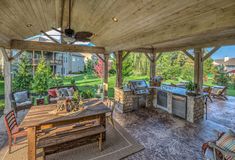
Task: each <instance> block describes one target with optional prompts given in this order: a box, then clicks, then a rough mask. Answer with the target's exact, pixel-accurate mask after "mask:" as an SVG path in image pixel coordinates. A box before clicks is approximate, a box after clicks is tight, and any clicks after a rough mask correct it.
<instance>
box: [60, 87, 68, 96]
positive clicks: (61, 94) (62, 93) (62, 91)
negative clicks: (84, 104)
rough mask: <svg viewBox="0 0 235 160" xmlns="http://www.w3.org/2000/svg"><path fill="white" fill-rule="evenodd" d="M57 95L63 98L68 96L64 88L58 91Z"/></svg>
mask: <svg viewBox="0 0 235 160" xmlns="http://www.w3.org/2000/svg"><path fill="white" fill-rule="evenodd" d="M59 94H60V96H61V97H62V96H64V97H68V96H69V94H68V91H67V89H66V88H61V89H59Z"/></svg>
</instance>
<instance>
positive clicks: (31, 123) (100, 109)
mask: <svg viewBox="0 0 235 160" xmlns="http://www.w3.org/2000/svg"><path fill="white" fill-rule="evenodd" d="M83 106H84V110H82V111H81V112H74V113H71V114H67V115H60V114H51V112H52V111H54V110H56V104H49V105H43V106H32V107H31V108H30V110H29V112H28V113H27V115H26V116H25V118H24V120H23V121H22V123H21V124H20V127H21V128H26V129H27V133H28V135H27V139H28V159H29V160H36V149H37V148H36V144H37V132H38V131H40V130H41V129H45V128H51V127H57V126H61V125H70V124H73V123H78V122H82V121H87V120H93V119H98V120H99V124H100V125H102V126H104V128H105V127H106V118H105V114H106V113H108V112H110V111H111V110H110V109H109V108H108V107H107V106H106V105H105V104H104V103H103V102H102V101H100V100H98V99H87V100H84V104H83ZM104 135H105V134H104Z"/></svg>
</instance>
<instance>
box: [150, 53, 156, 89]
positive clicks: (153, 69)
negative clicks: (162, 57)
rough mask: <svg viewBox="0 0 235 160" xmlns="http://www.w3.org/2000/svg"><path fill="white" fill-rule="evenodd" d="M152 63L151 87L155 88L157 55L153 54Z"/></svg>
mask: <svg viewBox="0 0 235 160" xmlns="http://www.w3.org/2000/svg"><path fill="white" fill-rule="evenodd" d="M151 59H152V61H150V85H151V86H153V81H154V77H155V76H156V53H152V54H151Z"/></svg>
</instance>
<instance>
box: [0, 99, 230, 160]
mask: <svg viewBox="0 0 235 160" xmlns="http://www.w3.org/2000/svg"><path fill="white" fill-rule="evenodd" d="M26 113H27V111H25V112H24V111H23V112H20V114H19V116H18V117H19V121H21V120H22V119H23V117H24V115H25V114H26ZM115 119H116V120H117V121H118V122H119V123H120V125H121V126H123V127H124V128H126V130H127V131H128V132H129V133H130V134H131V135H132V136H133V137H135V138H136V139H137V141H139V142H140V143H141V144H143V145H144V146H145V150H143V151H141V152H138V153H136V154H134V155H132V156H129V157H127V158H126V159H127V160H134V159H135V160H138V159H141V160H145V159H146V160H147V159H153V160H155V159H156V160H158V159H159V160H162V159H167V160H182V159H190V160H194V159H195V160H196V159H201V158H202V157H201V145H202V144H203V143H204V142H206V141H208V140H212V139H215V138H216V136H217V134H218V132H222V131H227V130H228V128H232V129H233V130H235V97H229V100H228V101H221V100H218V99H214V102H213V103H210V102H209V105H208V120H203V121H202V122H200V123H196V124H192V123H189V122H186V121H184V120H182V119H179V118H177V117H173V116H172V115H169V114H168V113H166V112H164V111H162V110H160V109H154V110H147V109H140V110H139V111H135V112H130V113H126V114H119V113H115ZM7 149H8V147H7V134H6V129H5V126H4V123H3V118H1V119H0V157H3V156H4V154H5V153H6V151H7Z"/></svg>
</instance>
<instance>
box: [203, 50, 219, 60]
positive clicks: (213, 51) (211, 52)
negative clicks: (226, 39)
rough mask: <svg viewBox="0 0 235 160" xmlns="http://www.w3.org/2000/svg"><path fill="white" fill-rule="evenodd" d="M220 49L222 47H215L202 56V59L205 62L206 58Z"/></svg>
mask: <svg viewBox="0 0 235 160" xmlns="http://www.w3.org/2000/svg"><path fill="white" fill-rule="evenodd" d="M218 49H220V47H214V48H213V49H212V50H211V51H210V52H209V53H207V54H206V55H205V56H204V57H203V58H202V61H203V62H204V61H205V60H207V58H209V57H210V56H212V54H214V53H215V52H216V51H217V50H218Z"/></svg>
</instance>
